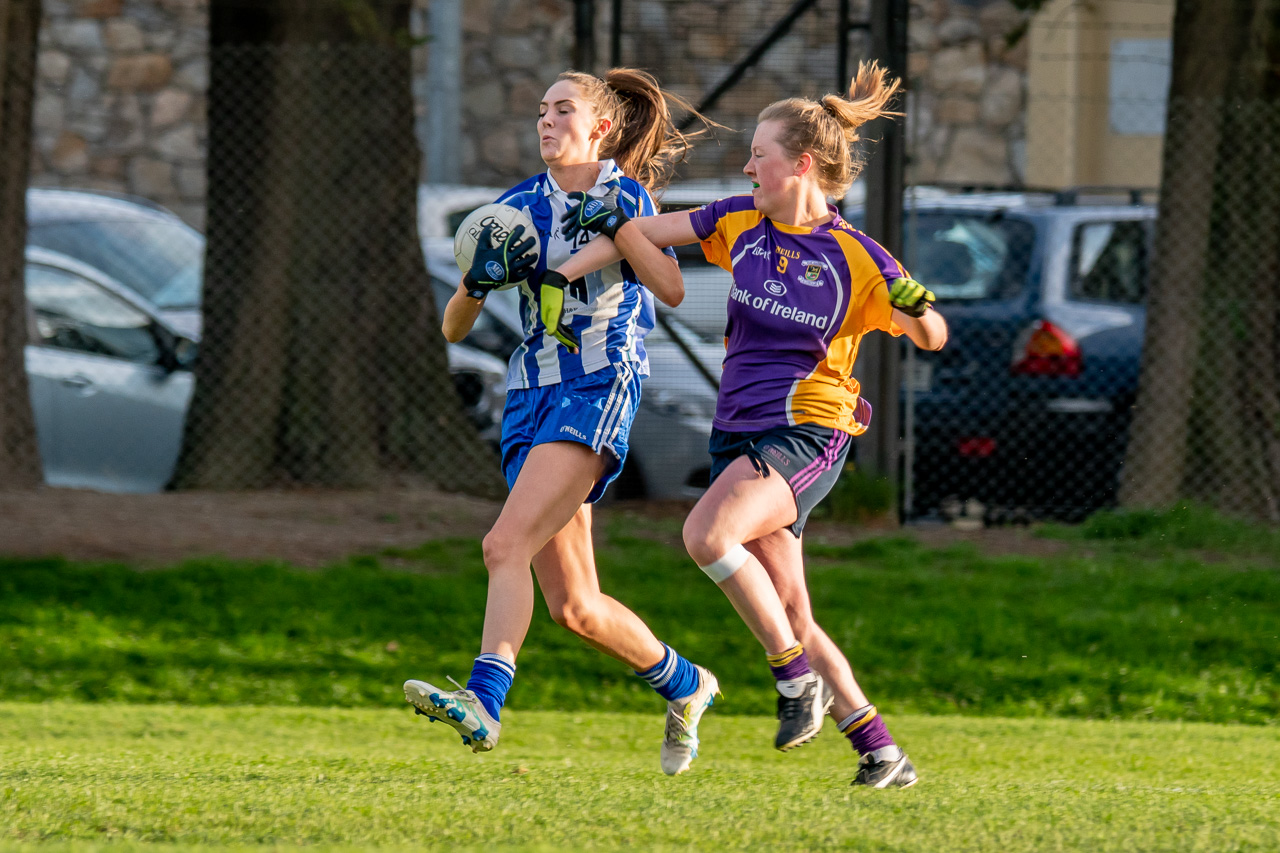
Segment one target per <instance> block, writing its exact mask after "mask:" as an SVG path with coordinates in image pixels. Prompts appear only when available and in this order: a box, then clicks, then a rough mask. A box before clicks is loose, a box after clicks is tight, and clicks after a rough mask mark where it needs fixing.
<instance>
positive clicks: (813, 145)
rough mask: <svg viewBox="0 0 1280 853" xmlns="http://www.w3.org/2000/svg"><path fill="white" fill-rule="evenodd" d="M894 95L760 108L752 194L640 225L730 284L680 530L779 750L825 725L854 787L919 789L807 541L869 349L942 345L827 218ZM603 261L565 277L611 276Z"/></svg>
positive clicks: (864, 91) (861, 411)
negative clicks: (774, 707)
mask: <svg viewBox="0 0 1280 853" xmlns="http://www.w3.org/2000/svg"><path fill="white" fill-rule="evenodd" d="M897 89H898V82H897V81H889V80H886V78H885V72H884V71H883V70H882V69H880V68H878V67H877V66H875V65H865V64H864V65H863V66H861V67H859V69H858V74H857V76H856V77H855V78H854V80H853V81H852V83H851V85H850V91H849V96H848V97H847V98H844V97H840V96H837V95H827V96H825V97H824V98H822V100H821V101H812V100H808V99H804V98H790V99H787V100H783V101H778V102H776V103H773V104H770V105H769V106H768V107H766V108H765V109H764V110H763V111H762V112H761V113H760V116H759V121H758V125H757V127H756V131H755V136H754V138H753V139H752V142H751V157H750V159H749V160H748V161H747V165H746V167H745V168H744V169H743V172H744V173H745V174H746V175H747V177H749V178H750V179H751V182H752V191H751V195H749V196H746V195H743V196H735V197H732V198H727V199H723V200H721V201H717V202H714V203H712V204H709V205H707V206H705V207H703V208H700V209H698V210H694V211H691V212H679V213H670V214H663V215H660V216H656V217H650V218H646V219H643V220H641V221H640V222H638V223H636V225H637V226H638V228H639V230H640V231H641V232H642V233H643V234H644V235H645V236H646V237H648V238H649V239H650V240H651V241H652V242H653V244H654V245H655V246H662V247H665V246H674V245H682V244H687V243H694V242H699V241H701V243H702V248H703V251H704V253H705V254H706V256H707V259H708V260H710V261H711V262H712V263H715V264H718V265H720V266H722V267H724V268H725V269H726V270H729V271H730V272H732V273H733V287H732V289H731V290H730V296H729V306H728V317H729V321H728V326H727V328H726V330H725V345H726V353H725V360H724V374H723V378H722V380H721V386H720V395H719V399H718V400H717V404H716V417H715V421H714V428H713V431H712V435H711V445H710V449H711V455H712V469H711V472H712V473H711V476H712V483H711V487H710V488H709V489H708V490H707V492H706V494H704V495H703V496H702V499H701V500H699V501H698V503H697V505H696V506H695V507H694V509H693V512H692V513H691V514H690V515H689V518H688V520H687V521H686V522H685V526H684V541H685V546H686V547H687V548H688V550H689V554H690V556H691V557H693V559H694V560H695V561H696V562H697V564H698V565H699V566H700V567H701V568H702V570H703V571H704V572H706V573H707V574H708V575H709V576H710V577H711V578H712V579H713V580H715V582H716V583H717V584H718V585H719V586H720V588H721V589H722V590H723V591H724V592H725V594H726V595H727V596H728V597H729V600H730V601H731V602H732V603H733V605H734V607H735V608H736V609H737V611H738V613H739V614H740V615H741V616H742V618H743V620H744V621H745V622H746V624H747V625H748V627H750V629H751V631H752V633H754V634H755V636H756V638H757V639H758V640H759V641H760V642H761V644H762V645H763V646H764V647H765V652H766V654H767V657H768V661H769V664H770V667H771V669H772V671H773V674H774V677H775V679H776V680H777V687H778V692H779V700H778V716H779V722H780V726H779V731H778V735H777V738H776V741H775V746H777V748H778V749H783V750H786V749H790V748H792V747H794V746H797V745H799V744H801V743H804V742H805V741H807V740H809V739H810V738H812V737H813V736H814V735H816V734H817V733H818V730H819V729H820V728H821V725H822V719H823V717H824V715H825V714H826V712H827V711H828V710H830V711H831V713H832V715H833V717H834V718H835V719H836V720H838V721H839V722H840V729H841V731H843V732H844V733H845V734H846V735H847V736H848V738H849V740H850V741H851V742H852V744H853V747H854V749H855V750H856V751H857V752H858V753H859V755H860V756H861V757H860V760H859V766H858V772H857V776H856V778H855V780H854V782H855V784H863V785H870V786H873V787H877V788H887V787H906V786H909V785H912V784H914V783H915V781H916V778H917V777H916V772H915V769H914V768H913V767H912V764H911V761H910V760H909V759H908V758H907V756H906V754H905V753H904V752H903V751H902V750H901V749H899V748H898V746H897V745H896V744H895V743H894V741H893V738H892V737H891V736H890V735H889V731H888V729H887V728H886V726H885V723H884V720H883V719H882V718H881V717H880V716H879V715H878V714H877V712H876V708H875V706H874V705H872V704H871V702H870V701H869V700H868V699H867V697H866V694H865V693H863V691H862V688H861V687H859V686H858V682H857V681H856V680H855V679H854V676H853V670H852V669H851V668H850V666H849V662H848V660H847V659H846V658H845V656H844V655H843V654H842V653H841V652H840V650H839V648H837V647H836V645H835V644H834V643H833V642H832V641H831V639H830V638H829V637H828V636H827V634H826V632H824V631H823V630H822V628H821V627H819V626H818V624H817V623H816V622H815V621H814V618H813V613H812V610H811V608H810V604H809V593H808V590H807V589H806V586H805V577H804V563H803V555H802V548H801V538H800V537H801V533H802V531H803V528H804V524H805V521H806V519H807V518H808V516H809V513H810V511H811V510H812V509H813V507H814V506H815V505H816V504H817V503H818V502H819V501H820V500H821V499H822V498H823V497H824V496H825V495H826V494H827V493H828V492H829V491H830V489H831V487H832V485H833V484H834V483H835V480H836V478H837V477H838V475H839V472H840V470H841V468H842V467H843V465H844V461H845V458H846V456H847V455H848V451H849V439H850V437H851V436H855V435H858V434H860V433H862V432H863V431H865V430H866V427H867V422H868V419H869V418H870V414H871V412H870V406H868V405H867V404H866V402H865V401H864V400H862V399H861V397H860V396H859V393H858V391H859V388H858V382H857V380H855V379H854V378H853V376H852V370H853V364H854V360H855V358H856V357H857V352H858V344H859V342H860V340H861V338H862V336H863V335H864V334H865V333H866V332H868V331H870V330H872V329H879V330H881V331H884V332H888V333H890V334H893V335H900V334H903V333H905V334H906V335H907V336H908V337H909V338H910V339H911V340H912V341H913V342H914V343H915V344H916V345H917V346H920V347H922V348H924V349H930V350H936V349H940V348H941V347H942V345H943V344H944V343H945V342H946V338H947V328H946V323H945V322H944V321H943V319H942V317H941V315H939V314H938V313H936V312H934V311H933V310H932V306H931V305H930V303H931V302H932V301H933V294H932V293H930V292H929V291H927V290H925V288H924V287H923V286H922V285H920V284H918V283H917V282H915V281H912V280H911V279H910V278H909V277H908V275H907V272H906V270H904V269H903V268H902V266H901V265H900V264H899V263H898V262H897V261H896V260H894V259H893V258H892V257H891V256H890V255H889V254H888V253H887V252H885V251H884V249H882V248H881V247H880V246H879V245H877V244H876V243H875V242H874V241H873V240H872V239H871V238H869V237H867V236H866V235H865V234H862V233H860V232H858V231H856V230H854V229H853V228H852V227H850V226H849V224H848V223H846V222H845V221H844V220H843V219H841V218H840V215H839V213H838V211H837V209H836V208H835V206H833V205H830V204H828V203H827V199H828V198H841V197H843V196H844V194H845V192H846V191H847V190H848V188H849V185H850V184H851V183H852V182H853V179H854V178H855V177H856V176H857V173H858V171H859V169H860V167H861V164H860V163H859V162H858V161H857V160H856V159H855V158H854V157H853V154H852V152H851V146H852V144H853V143H854V142H856V141H857V140H858V133H857V129H858V127H859V126H860V125H862V124H864V123H865V122H868V121H871V120H872V119H875V118H878V117H880V116H883V115H886V114H887V112H886V106H887V104H888V103H889V101H890V99H891V98H892V97H893V95H894V94H895V93H896V92H897ZM608 248H609V247H607V246H606V245H600V246H599V247H597V246H592V247H591V250H590V251H588V252H584V253H583V254H581V255H578V256H576V257H575V258H574V259H573V260H572V261H571V262H570V263H569V264H568V265H566V267H565V268H564V269H563V270H562V272H564V273H565V274H567V275H578V274H581V273H582V272H583V271H585V270H586V269H590V268H593V267H594V266H596V265H599V264H603V263H605V262H607V261H608V260H610V259H611V258H612V257H615V256H616V252H612V253H610V252H609V251H608ZM811 666H812V668H811Z"/></svg>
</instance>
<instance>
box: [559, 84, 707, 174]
mask: <svg viewBox="0 0 1280 853" xmlns="http://www.w3.org/2000/svg"><path fill="white" fill-rule="evenodd" d="M557 79H559V80H568V81H569V82H571V83H573V84H575V85H576V86H577V87H578V89H579V90H580V91H581V92H582V96H583V97H584V98H586V100H587V101H588V102H590V104H591V105H592V107H593V108H594V109H595V111H596V115H598V116H599V117H600V118H607V119H609V120H610V122H611V123H612V125H613V126H612V128H610V130H609V134H608V136H606V137H605V140H604V144H602V145H601V146H600V154H601V156H604V157H612V158H613V159H614V160H615V161H617V163H618V168H620V169H622V173H623V174H624V175H627V176H628V177H631V178H635V179H636V180H637V181H639V182H640V183H641V184H643V185H644V188H645V189H647V190H648V191H649V192H651V193H654V192H657V191H658V190H661V189H662V188H663V187H665V186H666V185H667V182H668V181H669V180H671V174H672V172H674V171H675V167H676V164H678V163H681V162H683V160H684V158H685V156H686V155H687V154H688V152H689V149H690V148H692V147H693V143H694V141H695V140H697V139H698V138H700V137H701V136H703V135H705V134H706V132H707V131H706V127H712V126H715V127H719V126H720V125H717V124H716V123H715V122H713V121H711V120H710V119H708V118H707V117H706V116H703V115H702V114H701V113H699V112H698V111H697V110H696V109H694V107H693V105H692V104H690V103H689V102H688V101H686V100H685V99H684V98H681V97H680V96H679V95H675V94H672V93H671V92H667V91H664V90H663V89H662V87H661V86H659V85H658V81H657V80H656V79H655V78H654V77H653V75H652V74H649V73H647V72H645V71H641V70H639V69H637V68H612V69H610V70H609V71H608V72H607V73H606V74H605V76H604V77H603V78H600V77H597V76H595V75H594V74H586V73H583V72H581V71H566V72H564V73H563V74H561V75H560V76H559V77H558V78H557ZM672 106H675V107H677V108H679V109H681V110H684V111H685V112H688V113H691V114H693V116H694V117H695V118H697V119H698V120H700V121H701V122H702V123H703V124H704V125H705V127H704V129H702V130H698V131H694V132H692V133H683V132H681V131H680V130H679V129H678V128H677V127H676V125H675V122H674V121H673V120H672V118H671V108H672Z"/></svg>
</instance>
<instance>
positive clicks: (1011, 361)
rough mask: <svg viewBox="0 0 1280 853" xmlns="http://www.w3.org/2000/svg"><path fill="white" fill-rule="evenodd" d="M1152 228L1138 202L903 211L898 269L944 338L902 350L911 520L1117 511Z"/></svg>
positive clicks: (942, 205)
mask: <svg viewBox="0 0 1280 853" xmlns="http://www.w3.org/2000/svg"><path fill="white" fill-rule="evenodd" d="M855 224H856V222H855ZM1154 224H1155V209H1154V207H1153V206H1152V205H1150V204H1143V203H1140V202H1139V200H1138V199H1137V198H1133V199H1130V203H1127V204H1126V203H1106V202H1105V201H1102V200H1093V201H1087V202H1086V201H1085V200H1083V197H1081V196H1077V195H1076V194H1074V193H1059V194H969V195H949V196H945V197H937V198H930V199H922V198H920V197H917V198H916V199H915V200H914V201H910V202H909V203H908V205H907V212H906V219H905V227H904V229H903V234H904V244H905V245H904V252H903V254H904V259H903V260H904V262H905V264H906V266H907V269H908V270H910V271H911V273H912V275H913V276H914V277H915V278H916V279H918V280H920V281H922V282H924V283H926V284H927V285H928V286H929V287H930V288H931V289H932V290H933V291H934V292H935V293H936V294H937V296H938V303H939V306H940V307H941V308H942V310H943V312H944V313H945V315H946V318H947V322H948V324H949V325H950V329H951V338H950V341H949V342H948V344H947V346H946V347H945V348H944V349H943V350H942V351H941V352H936V353H934V352H921V351H919V350H916V349H915V348H914V347H908V348H907V349H908V351H909V355H908V356H907V362H906V368H907V369H906V371H905V372H904V375H905V381H904V383H903V386H904V387H903V404H904V406H903V424H904V435H905V436H906V442H907V453H906V454H905V457H906V459H907V465H908V467H909V469H910V471H909V477H908V478H907V482H909V483H910V487H909V488H908V489H907V492H906V504H907V505H906V510H907V514H908V515H910V516H914V517H919V516H922V515H929V514H932V513H935V512H941V513H942V514H943V515H944V516H945V515H949V514H951V513H953V512H955V508H956V507H958V506H962V505H964V504H965V503H966V502H967V503H969V505H970V506H971V507H972V506H981V507H982V511H983V512H984V514H985V515H986V516H987V520H988V521H990V520H992V518H993V517H995V518H1000V517H1006V516H1007V515H1009V514H1012V515H1014V516H1053V517H1059V518H1068V519H1070V518H1079V517H1082V516H1084V515H1086V514H1087V513H1089V512H1090V511H1092V510H1094V509H1097V508H1099V507H1103V506H1107V505H1109V504H1112V503H1113V502H1114V500H1115V495H1116V489H1117V485H1118V481H1119V472H1120V466H1121V464H1122V462H1123V459H1124V451H1125V445H1126V442H1127V438H1128V429H1129V421H1130V415H1131V412H1132V409H1133V403H1134V398H1135V395H1136V392H1137V384H1138V372H1139V364H1140V361H1141V354H1142V340H1143V331H1144V328H1145V319H1146V316H1145V309H1144V307H1143V301H1144V299H1145V295H1146V285H1147V272H1148V266H1149V265H1148V259H1149V257H1150V250H1151V244H1152V237H1153V231H1154ZM974 501H976V502H977V503H976V504H974V503H973V502H974Z"/></svg>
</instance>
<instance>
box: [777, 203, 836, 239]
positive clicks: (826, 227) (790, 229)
mask: <svg viewBox="0 0 1280 853" xmlns="http://www.w3.org/2000/svg"><path fill="white" fill-rule="evenodd" d="M827 210H829V211H831V216H832V219H831V221H830V222H824V223H822V224H821V225H819V226H817V227H815V228H806V227H804V226H803V225H787V224H786V223H783V222H778V221H776V220H773V219H770V220H769V222H770V223H771V224H772V225H773V227H774V228H777V229H778V230H779V231H781V232H782V233H784V234H817V233H820V232H823V231H830V230H831V229H832V228H837V227H839V226H840V225H841V224H843V223H844V220H843V219H841V218H840V208H838V207H836V206H835V205H834V204H831V203H830V202H827Z"/></svg>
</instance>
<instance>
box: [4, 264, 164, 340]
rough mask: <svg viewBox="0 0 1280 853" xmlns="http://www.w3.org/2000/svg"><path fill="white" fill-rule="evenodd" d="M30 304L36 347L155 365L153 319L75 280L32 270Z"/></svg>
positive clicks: (58, 273)
mask: <svg viewBox="0 0 1280 853" xmlns="http://www.w3.org/2000/svg"><path fill="white" fill-rule="evenodd" d="M26 293H27V304H28V305H30V307H31V309H32V311H33V313H34V314H35V324H34V325H35V328H34V338H35V339H34V340H33V341H32V343H34V344H36V345H38V346H47V347H54V348H56V349H65V350H73V351H75V352H83V353H91V354H93V355H105V356H111V357H113V358H120V359H124V360H126V361H135V362H140V363H143V364H155V363H156V362H157V361H159V359H160V347H159V345H158V344H157V343H156V338H155V335H154V334H153V333H152V322H151V318H150V317H148V316H147V315H146V314H144V313H143V312H141V311H139V310H138V309H136V308H134V307H133V306H132V305H130V304H129V303H127V302H125V301H123V300H122V299H120V298H119V297H117V296H114V295H113V294H111V293H108V292H107V291H105V290H103V289H102V288H100V287H98V286H97V285H96V284H94V283H93V282H90V281H86V280H85V279H83V278H80V277H79V276H77V275H73V274H71V273H68V272H65V271H63V270H59V269H54V268H53V267H46V266H41V265H39V264H28V265H27V272H26Z"/></svg>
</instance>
